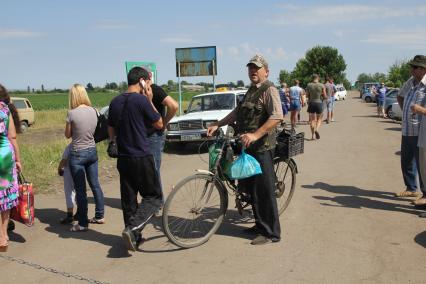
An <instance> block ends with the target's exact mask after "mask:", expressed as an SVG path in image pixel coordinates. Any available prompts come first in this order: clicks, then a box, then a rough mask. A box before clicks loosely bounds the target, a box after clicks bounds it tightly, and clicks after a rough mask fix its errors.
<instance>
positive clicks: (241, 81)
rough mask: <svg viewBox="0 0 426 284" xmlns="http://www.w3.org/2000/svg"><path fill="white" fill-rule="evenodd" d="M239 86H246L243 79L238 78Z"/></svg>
mask: <svg viewBox="0 0 426 284" xmlns="http://www.w3.org/2000/svg"><path fill="white" fill-rule="evenodd" d="M237 87H241V88H242V87H244V81H243V80H238V81H237Z"/></svg>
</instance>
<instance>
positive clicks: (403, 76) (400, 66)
mask: <svg viewBox="0 0 426 284" xmlns="http://www.w3.org/2000/svg"><path fill="white" fill-rule="evenodd" d="M410 76H411V74H410V65H409V64H408V61H400V62H398V61H397V62H395V63H394V64H392V66H391V67H390V68H389V72H388V80H387V85H390V83H392V84H393V86H394V87H401V86H402V84H404V82H405V81H407V80H408V79H409V78H410Z"/></svg>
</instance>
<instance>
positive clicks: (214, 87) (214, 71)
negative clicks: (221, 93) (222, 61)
mask: <svg viewBox="0 0 426 284" xmlns="http://www.w3.org/2000/svg"><path fill="white" fill-rule="evenodd" d="M212 65H213V92H214V91H216V83H215V80H214V79H215V77H214V74H216V70H215V67H216V64H214V59H213V60H212Z"/></svg>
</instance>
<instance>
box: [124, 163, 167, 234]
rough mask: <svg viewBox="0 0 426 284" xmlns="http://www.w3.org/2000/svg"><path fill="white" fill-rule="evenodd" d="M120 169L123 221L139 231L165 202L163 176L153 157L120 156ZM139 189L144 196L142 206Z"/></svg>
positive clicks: (136, 231)
mask: <svg viewBox="0 0 426 284" xmlns="http://www.w3.org/2000/svg"><path fill="white" fill-rule="evenodd" d="M117 169H118V172H119V173H120V193H121V207H122V209H123V218H124V225H125V226H126V227H128V228H130V229H131V230H133V231H135V233H140V232H141V231H142V229H143V228H144V227H145V225H146V224H147V222H148V221H149V219H151V217H152V216H153V215H154V213H155V212H156V211H157V210H158V209H159V208H160V207H161V204H162V201H161V200H162V193H161V186H160V179H159V176H158V173H157V170H156V169H155V162H154V158H153V156H146V157H140V158H131V157H119V158H118V161H117ZM138 193H139V194H140V195H141V196H142V202H141V204H140V205H139V206H138V202H137V196H138Z"/></svg>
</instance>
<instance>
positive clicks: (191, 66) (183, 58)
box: [176, 46, 217, 115]
mask: <svg viewBox="0 0 426 284" xmlns="http://www.w3.org/2000/svg"><path fill="white" fill-rule="evenodd" d="M216 64H217V58H216V46H203V47H186V48H176V75H177V77H178V82H179V115H181V114H182V87H181V82H180V78H181V77H191V76H213V88H216V83H215V76H216V75H217V67H216Z"/></svg>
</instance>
